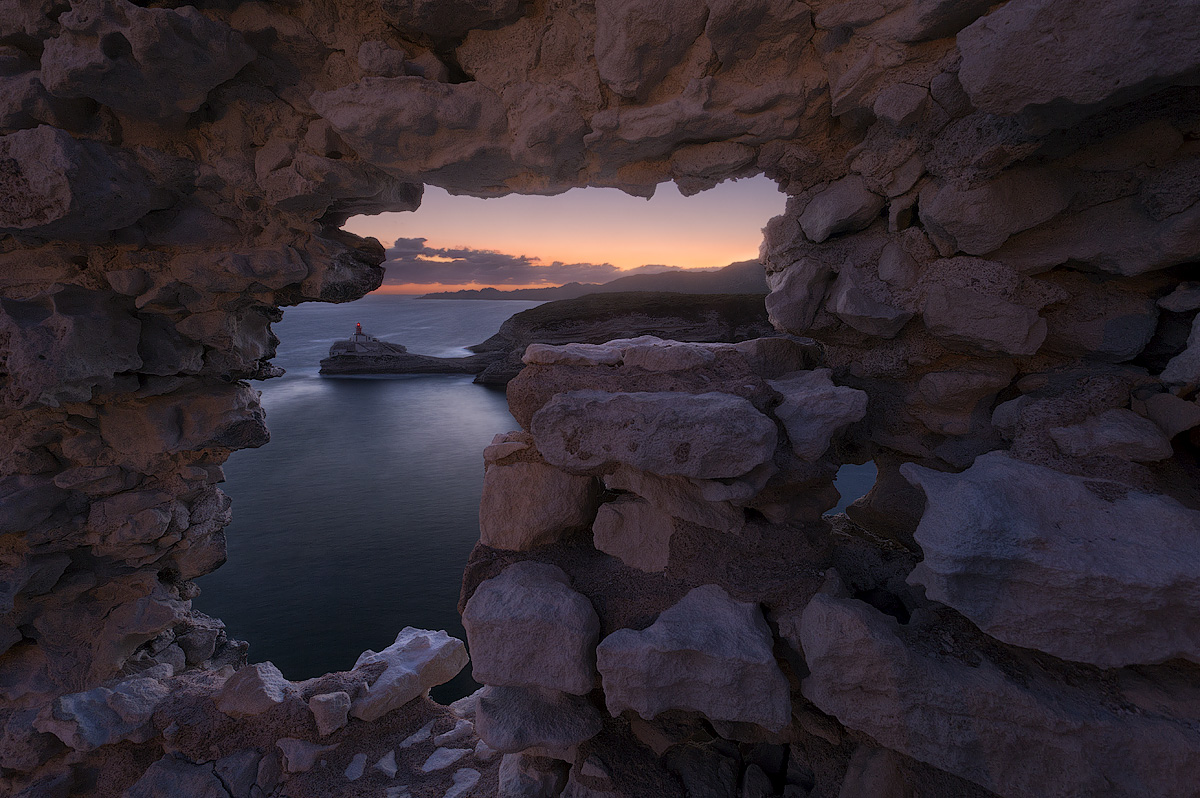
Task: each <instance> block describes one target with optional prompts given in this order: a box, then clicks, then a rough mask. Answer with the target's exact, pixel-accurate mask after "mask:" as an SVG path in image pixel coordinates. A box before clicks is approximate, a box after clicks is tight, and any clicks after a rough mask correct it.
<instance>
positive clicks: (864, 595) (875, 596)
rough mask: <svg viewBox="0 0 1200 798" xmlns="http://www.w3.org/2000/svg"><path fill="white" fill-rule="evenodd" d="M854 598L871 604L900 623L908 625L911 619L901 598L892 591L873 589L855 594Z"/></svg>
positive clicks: (880, 588)
mask: <svg viewBox="0 0 1200 798" xmlns="http://www.w3.org/2000/svg"><path fill="white" fill-rule="evenodd" d="M854 598H856V599H858V600H859V601H864V602H866V603H867V604H870V605H871V606H872V607H874V608H875V609H877V610H879V611H880V612H882V613H883V614H884V615H890V616H892V617H893V618H895V619H896V620H897V621H899V622H900V623H908V619H909V617H910V616H909V612H908V607H906V606H904V602H903V601H901V600H900V597H899V596H897V595H896V594H895V593H893V592H891V591H890V590H887V589H885V588H882V587H873V588H871V589H870V590H860V591H858V592H857V593H855V594H854Z"/></svg>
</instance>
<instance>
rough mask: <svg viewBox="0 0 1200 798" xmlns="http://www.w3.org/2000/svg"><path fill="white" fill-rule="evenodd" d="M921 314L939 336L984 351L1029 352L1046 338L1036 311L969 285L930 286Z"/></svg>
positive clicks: (1028, 353)
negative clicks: (981, 291) (964, 286)
mask: <svg viewBox="0 0 1200 798" xmlns="http://www.w3.org/2000/svg"><path fill="white" fill-rule="evenodd" d="M921 315H922V317H923V318H924V320H925V327H926V329H928V330H929V332H930V333H932V334H933V335H935V336H937V337H938V338H942V339H945V340H947V341H954V342H960V343H963V344H966V345H968V346H969V347H971V348H974V349H978V350H982V351H984V352H1000V353H1005V354H1010V355H1032V354H1034V353H1036V352H1037V350H1038V348H1039V347H1040V346H1041V345H1042V341H1044V340H1046V320H1045V319H1043V318H1041V317H1040V316H1038V312H1037V311H1036V310H1034V309H1033V308H1030V307H1027V306H1025V305H1019V304H1016V303H1014V302H1010V301H1008V300H1006V299H1003V298H1001V297H998V296H989V295H987V294H983V293H980V292H979V291H976V290H974V289H972V288H960V287H955V286H949V285H933V286H930V287H929V289H928V290H927V291H926V294H925V305H924V307H923V308H922V311H921Z"/></svg>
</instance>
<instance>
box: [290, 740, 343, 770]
mask: <svg viewBox="0 0 1200 798" xmlns="http://www.w3.org/2000/svg"><path fill="white" fill-rule="evenodd" d="M275 746H276V747H277V748H278V749H279V750H280V751H281V752H282V753H283V769H284V770H285V771H287V772H288V773H304V772H306V771H309V770H312V769H313V766H314V765H316V764H317V759H319V758H320V757H321V755H322V754H328V753H329V752H331V751H333V750H334V749H335V748H337V744H334V745H320V744H319V743H310V742H307V741H305V740H297V739H296V738H294V737H284V738H283V739H282V740H278V741H277V742H276V743H275Z"/></svg>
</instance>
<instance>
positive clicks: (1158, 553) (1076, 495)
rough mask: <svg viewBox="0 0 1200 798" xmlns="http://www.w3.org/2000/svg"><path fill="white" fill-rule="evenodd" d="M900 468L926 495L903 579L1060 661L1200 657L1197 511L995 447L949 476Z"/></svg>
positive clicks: (1103, 663) (1105, 664)
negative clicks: (913, 561)
mask: <svg viewBox="0 0 1200 798" xmlns="http://www.w3.org/2000/svg"><path fill="white" fill-rule="evenodd" d="M1147 423H1149V422H1147ZM901 473H902V474H903V475H904V476H905V478H907V479H908V481H909V482H911V483H913V484H914V485H916V486H918V487H919V488H921V490H923V491H924V493H925V497H926V509H925V513H924V515H923V516H922V517H921V523H920V525H919V526H918V527H917V531H916V540H917V543H918V544H920V546H921V549H922V551H923V552H924V554H925V559H924V560H923V561H922V562H921V563H920V564H918V565H917V567H916V568H915V569H914V570H913V572H912V574H911V575H910V576H909V578H908V579H909V582H910V583H912V584H920V585H923V586H924V587H925V593H926V595H927V596H928V597H929V598H931V599H933V600H934V601H940V602H942V603H943V604H947V605H949V606H950V607H953V608H954V609H955V610H957V611H958V612H960V613H962V614H963V615H965V616H966V617H967V618H969V619H970V620H971V621H972V622H973V623H975V624H976V625H977V626H978V627H979V628H980V629H982V630H983V631H984V632H986V633H987V634H989V635H991V636H992V637H995V638H997V639H999V640H1002V641H1004V642H1006V643H1011V644H1013V645H1017V646H1022V647H1025V648H1036V649H1039V650H1041V651H1045V652H1046V653H1048V654H1053V655H1054V656H1056V657H1061V658H1063V659H1069V660H1075V661H1077V662H1087V663H1091V664H1093V665H1098V666H1100V667H1102V668H1113V667H1120V666H1122V665H1134V664H1150V663H1158V662H1164V661H1166V660H1168V659H1172V658H1176V657H1182V658H1185V659H1190V660H1192V661H1196V662H1200V611H1198V610H1200V542H1198V541H1197V539H1196V534H1195V531H1196V530H1197V529H1200V512H1197V511H1196V510H1191V509H1188V508H1187V507H1184V506H1183V505H1181V504H1179V503H1178V502H1176V501H1175V500H1174V499H1171V498H1169V497H1167V496H1161V495H1151V494H1147V493H1140V492H1137V491H1132V490H1128V489H1127V488H1125V487H1124V486H1118V485H1116V484H1106V483H1103V482H1099V481H1096V480H1087V479H1084V478H1082V477H1076V476H1070V475H1068V474H1063V473H1060V472H1058V471H1053V470H1051V469H1049V468H1044V467H1042V466H1037V465H1032V464H1030V463H1024V462H1021V461H1018V460H1014V459H1012V458H1010V457H1008V456H1007V455H1005V454H1004V453H1001V452H991V453H989V454H985V455H981V456H980V457H978V458H976V460H975V463H974V465H972V466H971V467H970V468H968V469H967V470H966V471H964V472H962V473H961V474H948V473H942V472H938V471H933V470H930V469H928V468H923V467H921V466H917V465H914V464H907V465H904V466H902V467H901ZM1106 488H1107V489H1108V490H1109V491H1110V493H1109V495H1108V496H1105V494H1104V491H1105V489H1106ZM1133 530H1136V533H1134V532H1132V531H1133Z"/></svg>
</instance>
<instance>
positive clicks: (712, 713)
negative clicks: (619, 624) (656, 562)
mask: <svg viewBox="0 0 1200 798" xmlns="http://www.w3.org/2000/svg"><path fill="white" fill-rule="evenodd" d="M772 650H773V640H772V637H771V630H770V629H769V628H768V626H767V623H766V621H765V620H763V617H762V612H761V611H760V610H759V608H758V606H757V605H754V604H749V603H746V602H741V601H735V600H734V599H732V598H730V597H729V594H727V593H726V592H725V591H724V590H722V589H721V588H720V587H717V586H716V585H703V586H701V587H697V588H694V589H692V590H691V591H690V592H689V593H688V594H687V595H686V596H684V597H683V598H682V599H680V600H679V602H678V603H677V604H675V606H673V607H671V608H670V609H668V610H666V611H664V612H663V613H662V614H661V615H659V616H658V620H656V621H655V622H654V623H653V624H651V625H650V626H649V627H647V628H646V629H644V630H642V631H635V630H633V629H620V630H618V631H616V632H613V633H612V634H610V635H609V636H608V637H606V638H605V639H604V640H603V641H602V642H601V643H600V646H599V647H598V648H597V651H596V656H597V668H598V669H599V671H600V676H601V679H602V681H603V683H604V694H605V701H606V702H607V704H608V711H609V712H611V713H612V714H613V715H614V716H616V715H619V714H620V713H621V712H622V711H624V710H626V709H630V710H633V711H634V712H636V713H637V714H638V715H640V716H641V717H643V718H645V719H647V720H651V719H653V718H655V717H657V716H658V715H660V714H661V713H663V712H666V711H668V710H672V709H680V710H687V711H693V712H699V713H701V714H702V715H704V716H705V717H707V718H709V719H710V720H713V721H729V722H740V723H753V724H756V725H758V726H761V727H763V728H765V729H768V730H770V731H773V732H779V731H782V730H783V729H784V728H786V727H787V725H788V724H789V723H790V722H791V699H790V697H789V688H788V683H787V679H786V678H785V677H784V675H783V672H782V671H781V670H780V669H779V665H778V664H776V662H775V657H774V655H773V653H772Z"/></svg>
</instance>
